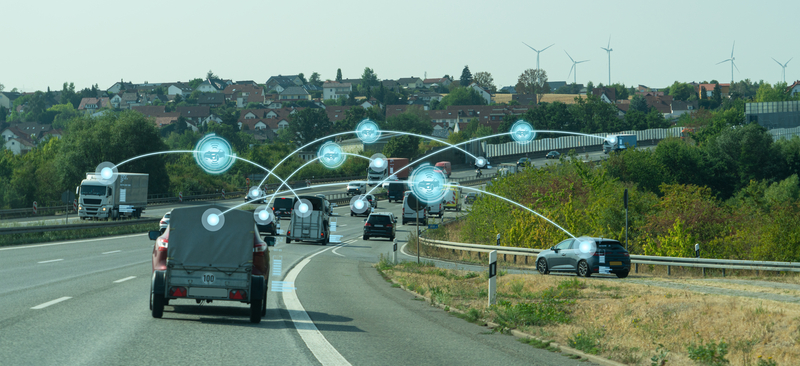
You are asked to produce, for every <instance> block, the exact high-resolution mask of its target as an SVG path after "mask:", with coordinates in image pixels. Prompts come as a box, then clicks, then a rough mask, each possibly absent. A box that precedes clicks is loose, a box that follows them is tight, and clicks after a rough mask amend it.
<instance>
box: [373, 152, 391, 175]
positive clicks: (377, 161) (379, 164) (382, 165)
mask: <svg viewBox="0 0 800 366" xmlns="http://www.w3.org/2000/svg"><path fill="white" fill-rule="evenodd" d="M387 167H389V162H388V161H387V160H386V155H383V154H374V155H372V156H371V157H370V158H369V169H370V170H372V171H373V172H376V173H380V172H382V171H384V170H386V168H387Z"/></svg>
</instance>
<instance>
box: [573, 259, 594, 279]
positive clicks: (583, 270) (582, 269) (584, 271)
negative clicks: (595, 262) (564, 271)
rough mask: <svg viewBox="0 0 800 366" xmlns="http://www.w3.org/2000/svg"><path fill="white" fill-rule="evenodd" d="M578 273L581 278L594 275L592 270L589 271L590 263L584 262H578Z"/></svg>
mask: <svg viewBox="0 0 800 366" xmlns="http://www.w3.org/2000/svg"><path fill="white" fill-rule="evenodd" d="M576 272H577V273H578V276H579V277H590V276H591V275H592V270H590V269H589V263H587V262H586V261H584V260H582V261H580V262H578V268H577V269H576Z"/></svg>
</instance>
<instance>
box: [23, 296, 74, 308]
mask: <svg viewBox="0 0 800 366" xmlns="http://www.w3.org/2000/svg"><path fill="white" fill-rule="evenodd" d="M69 299H71V297H69V296H64V297H61V298H58V299H55V300H53V301H48V302H46V303H44V304H39V305H36V306H34V307H32V308H31V309H32V310H39V309H44V308H46V307H48V306H50V305H54V304H58V303H60V302H62V301H66V300H69Z"/></svg>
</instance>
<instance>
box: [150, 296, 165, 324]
mask: <svg viewBox="0 0 800 366" xmlns="http://www.w3.org/2000/svg"><path fill="white" fill-rule="evenodd" d="M152 314H153V318H156V319H161V317H162V316H164V294H153V311H152Z"/></svg>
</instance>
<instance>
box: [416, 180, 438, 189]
mask: <svg viewBox="0 0 800 366" xmlns="http://www.w3.org/2000/svg"><path fill="white" fill-rule="evenodd" d="M438 186H439V182H438V181H436V180H423V181H421V182H419V187H420V188H422V189H424V190H428V191H432V190H433V189H434V188H436V187H438Z"/></svg>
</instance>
